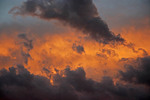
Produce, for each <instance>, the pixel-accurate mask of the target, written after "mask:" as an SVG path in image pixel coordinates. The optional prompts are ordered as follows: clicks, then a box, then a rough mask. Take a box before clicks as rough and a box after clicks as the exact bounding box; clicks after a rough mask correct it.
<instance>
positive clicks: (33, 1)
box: [10, 0, 124, 43]
mask: <svg viewBox="0 0 150 100" xmlns="http://www.w3.org/2000/svg"><path fill="white" fill-rule="evenodd" d="M10 13H14V14H16V15H30V16H37V17H39V18H42V19H45V20H50V19H58V20H60V21H62V22H64V23H67V24H69V25H70V26H71V27H74V28H76V29H78V30H80V31H83V32H84V33H85V34H87V35H89V36H90V37H91V38H93V39H95V40H96V41H98V42H104V43H108V42H110V41H113V42H124V39H123V38H122V37H121V36H120V35H117V36H116V35H114V33H112V32H111V31H110V30H109V28H108V25H107V24H106V23H105V22H104V21H103V20H102V19H101V18H100V16H99V14H98V12H97V8H96V6H95V5H94V4H93V1H92V0H27V1H25V2H24V3H23V5H22V6H20V7H14V8H12V10H11V11H10Z"/></svg>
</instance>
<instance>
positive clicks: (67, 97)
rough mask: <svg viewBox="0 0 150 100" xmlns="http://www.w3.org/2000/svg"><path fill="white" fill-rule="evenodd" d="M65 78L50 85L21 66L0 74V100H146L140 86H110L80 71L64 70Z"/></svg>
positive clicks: (58, 76)
mask: <svg viewBox="0 0 150 100" xmlns="http://www.w3.org/2000/svg"><path fill="white" fill-rule="evenodd" d="M63 72H64V75H65V77H62V75H61V74H58V73H57V74H55V75H54V76H53V78H54V80H53V82H54V85H52V84H51V83H50V80H49V79H48V78H46V77H42V76H38V75H34V74H31V73H30V72H29V71H28V70H27V69H26V68H24V67H23V66H22V65H17V67H16V68H15V67H10V68H9V70H6V69H2V70H0V99H1V100H148V98H149V95H148V91H147V90H146V88H145V87H143V86H134V85H131V84H128V85H122V84H119V83H117V84H116V85H114V82H113V80H112V78H110V77H104V78H103V79H102V81H101V82H96V81H94V80H92V79H87V78H86V73H85V71H84V70H83V68H78V69H76V70H70V68H66V69H65V70H64V71H63Z"/></svg>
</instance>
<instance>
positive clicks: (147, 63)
mask: <svg viewBox="0 0 150 100" xmlns="http://www.w3.org/2000/svg"><path fill="white" fill-rule="evenodd" d="M136 62H137V63H138V65H137V66H136V67H135V66H133V65H128V66H127V68H126V71H125V72H123V71H120V74H121V79H122V80H124V81H127V82H132V83H135V84H145V85H147V86H150V77H149V76H150V56H148V57H144V58H138V59H137V61H136Z"/></svg>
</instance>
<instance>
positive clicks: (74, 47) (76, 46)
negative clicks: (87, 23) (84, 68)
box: [72, 44, 85, 54]
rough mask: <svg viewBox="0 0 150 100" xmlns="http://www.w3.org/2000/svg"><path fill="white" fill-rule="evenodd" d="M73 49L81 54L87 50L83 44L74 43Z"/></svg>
mask: <svg viewBox="0 0 150 100" xmlns="http://www.w3.org/2000/svg"><path fill="white" fill-rule="evenodd" d="M72 49H73V50H74V51H76V52H77V53H79V54H82V53H84V52H85V51H84V47H83V46H81V45H76V44H73V46H72Z"/></svg>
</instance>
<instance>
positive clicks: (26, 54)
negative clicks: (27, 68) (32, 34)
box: [18, 33, 33, 64]
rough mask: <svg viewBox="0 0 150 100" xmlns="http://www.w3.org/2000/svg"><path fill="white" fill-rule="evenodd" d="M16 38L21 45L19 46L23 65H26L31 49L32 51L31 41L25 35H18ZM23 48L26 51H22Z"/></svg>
mask: <svg viewBox="0 0 150 100" xmlns="http://www.w3.org/2000/svg"><path fill="white" fill-rule="evenodd" d="M18 38H20V39H21V41H20V43H21V44H23V45H22V46H21V55H22V56H23V58H24V62H25V64H27V63H28V58H31V56H30V54H29V52H30V50H31V49H33V43H32V41H33V40H31V39H28V37H27V35H26V34H24V33H22V34H19V35H18ZM23 47H25V49H26V50H24V49H23Z"/></svg>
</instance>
